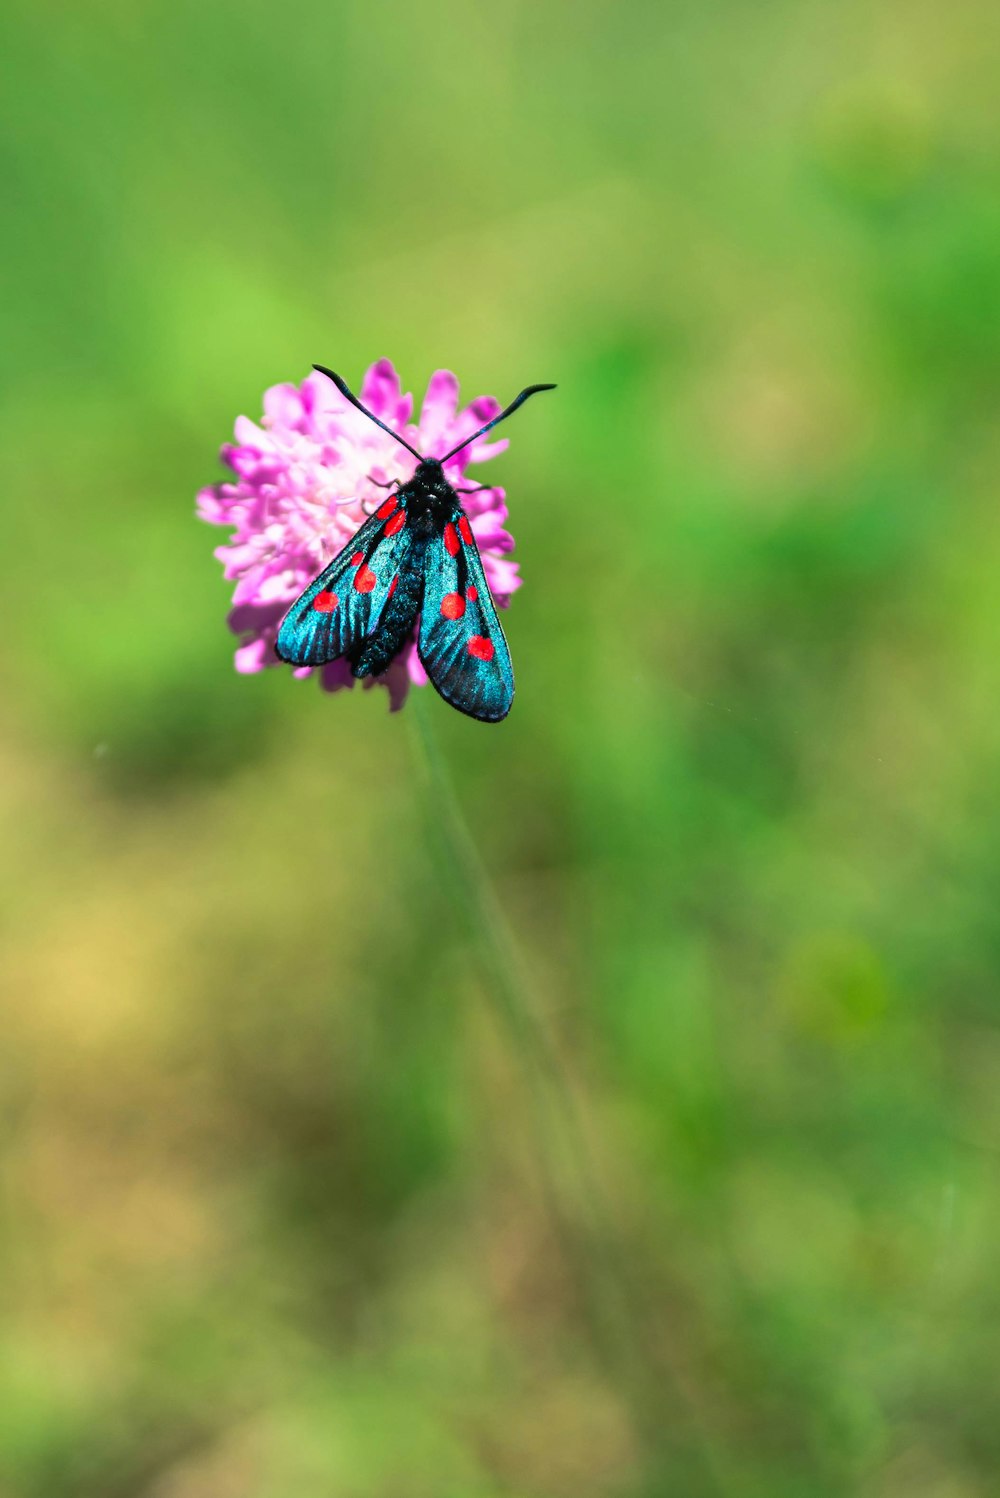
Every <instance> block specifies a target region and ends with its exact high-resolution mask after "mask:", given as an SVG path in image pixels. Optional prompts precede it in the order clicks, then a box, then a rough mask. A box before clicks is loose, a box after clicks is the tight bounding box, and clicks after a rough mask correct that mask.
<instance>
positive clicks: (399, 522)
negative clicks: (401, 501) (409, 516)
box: [385, 510, 406, 536]
mask: <svg viewBox="0 0 1000 1498" xmlns="http://www.w3.org/2000/svg"><path fill="white" fill-rule="evenodd" d="M405 524H406V511H405V510H397V511H396V514H395V515H393V517H392V519H391V520H388V521H387V522H386V527H385V533H386V535H387V536H394V535H395V534H396V532H397V531H401V530H402V529H403V526H404V525H405Z"/></svg>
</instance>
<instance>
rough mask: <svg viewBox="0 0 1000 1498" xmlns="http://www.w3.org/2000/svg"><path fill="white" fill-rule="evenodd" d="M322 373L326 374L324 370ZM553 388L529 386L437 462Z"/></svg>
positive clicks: (453, 453)
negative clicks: (504, 408) (544, 391)
mask: <svg viewBox="0 0 1000 1498" xmlns="http://www.w3.org/2000/svg"><path fill="white" fill-rule="evenodd" d="M324 373H326V371H325V370H324ZM555 388H556V387H555V386H554V385H529V386H528V388H527V390H522V391H521V394H520V395H519V396H517V397H516V399H514V400H512V401H511V403H510V405H509V406H508V407H507V409H506V410H505V411H501V412H500V415H499V416H494V418H493V420H492V421H488V422H487V423H486V425H485V426H484V427H480V429H479V431H478V432H473V434H472V436H471V437H466V439H465V441H464V442H460V443H459V444H458V446H457V447H453V448H452V450H451V452H450V453H445V455H444V457H443V458H438V462H439V463H447V461H448V459H449V458H453V457H454V456H455V454H456V453H460V452H461V451H462V448H463V447H468V446H469V444H470V442H476V441H478V439H479V438H480V437H482V436H483V435H484V434H485V433H486V432H488V431H490V429H491V428H492V427H495V426H496V424H497V422H499V421H503V420H504V419H505V418H506V417H508V416H511V415H513V413H514V412H515V411H516V410H517V408H518V406H520V405H521V404H522V403H523V402H524V401H526V400H527V399H528V396H529V395H537V394H538V392H539V390H554V389H555Z"/></svg>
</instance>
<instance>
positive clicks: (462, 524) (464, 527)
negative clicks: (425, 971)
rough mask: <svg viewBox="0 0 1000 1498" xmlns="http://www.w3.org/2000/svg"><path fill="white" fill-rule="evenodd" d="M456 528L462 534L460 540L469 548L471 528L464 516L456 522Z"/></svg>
mask: <svg viewBox="0 0 1000 1498" xmlns="http://www.w3.org/2000/svg"><path fill="white" fill-rule="evenodd" d="M458 528H459V530H460V531H461V532H462V540H463V541H464V542H465V544H466V546H471V545H472V527H471V526H470V524H469V522H468V520H467V519H466V517H465V516H464V515H463V516H462V518H461V519H460V520H459V522H458Z"/></svg>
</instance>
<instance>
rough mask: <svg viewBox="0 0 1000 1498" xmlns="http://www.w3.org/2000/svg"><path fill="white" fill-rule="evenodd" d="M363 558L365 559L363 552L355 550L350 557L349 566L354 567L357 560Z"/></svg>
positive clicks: (359, 560) (361, 560)
mask: <svg viewBox="0 0 1000 1498" xmlns="http://www.w3.org/2000/svg"><path fill="white" fill-rule="evenodd" d="M364 559H365V554H364V552H363V551H356V552H355V553H354V555H353V556H352V558H351V566H352V567H356V566H357V565H358V563H359V562H363V561H364Z"/></svg>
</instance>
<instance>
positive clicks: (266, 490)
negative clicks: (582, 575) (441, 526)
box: [198, 359, 521, 709]
mask: <svg viewBox="0 0 1000 1498" xmlns="http://www.w3.org/2000/svg"><path fill="white" fill-rule="evenodd" d="M360 397H361V400H362V402H363V404H364V405H366V406H367V407H368V409H369V410H370V411H372V412H374V414H375V415H376V416H377V417H379V419H380V420H381V421H384V422H385V423H386V425H387V426H390V427H392V428H393V429H394V430H395V431H398V432H399V433H400V435H401V436H403V437H405V438H406V440H407V442H409V443H410V444H411V446H413V447H415V448H416V449H417V450H418V451H419V452H422V453H423V454H424V456H425V457H427V458H433V457H440V456H441V455H442V454H443V453H446V452H448V451H449V450H450V449H451V448H453V447H455V446H456V444H457V443H459V442H461V440H462V437H463V436H468V435H471V434H472V433H473V432H475V431H477V430H478V428H479V427H481V426H482V425H483V424H484V423H485V422H487V421H490V420H491V419H492V418H493V417H494V416H496V415H497V413H498V412H499V410H500V403H499V401H496V400H494V399H493V397H492V396H488V395H487V396H480V398H479V399H478V400H474V401H473V402H472V403H471V404H470V405H468V406H466V407H464V408H463V409H462V410H459V409H458V381H457V379H456V378H455V376H454V375H453V374H450V373H449V371H448V370H446V369H439V370H438V372H437V373H436V374H435V375H433V376H432V377H431V381H430V384H429V385H428V387H427V394H426V395H425V396H424V402H423V405H422V407H421V409H420V419H419V421H418V422H416V423H413V422H411V421H410V416H411V413H412V410H413V397H412V396H410V395H403V394H402V392H401V390H400V385H399V376H398V375H397V374H396V371H395V369H394V368H393V366H392V364H391V363H390V362H389V360H388V359H380V360H379V362H378V363H377V364H373V365H372V367H371V369H369V371H368V373H367V374H366V375H365V378H364V383H363V384H362V386H361V391H360ZM235 435H236V442H235V443H227V444H226V445H225V446H224V447H223V449H222V461H223V462H224V463H225V464H226V465H227V466H228V467H229V468H231V469H232V471H233V473H234V475H235V481H234V482H226V483H221V484H212V485H211V486H210V487H209V488H207V489H202V490H201V492H200V493H199V495H198V514H199V515H200V517H201V519H202V520H207V521H208V522H209V524H211V525H229V526H232V527H233V534H232V535H231V536H230V538H229V540H228V541H226V542H225V543H224V544H223V545H222V546H219V547H218V548H217V549H216V552H215V555H216V556H217V557H218V558H219V560H220V562H222V563H223V566H224V568H225V576H226V577H227V578H228V579H229V580H230V581H232V582H235V584H236V586H235V588H234V590H233V606H232V609H231V610H230V613H229V627H230V629H231V630H232V631H233V633H234V634H237V635H239V637H240V641H241V643H240V645H239V647H238V648H237V650H236V656H235V662H236V669H237V671H242V672H254V671H262V670H263V669H264V668H265V666H278V665H281V661H280V660H279V658H278V656H277V655H276V654H275V651H274V641H275V637H276V636H277V633H278V625H279V624H280V623H281V620H282V617H283V616H284V613H285V611H286V609H287V608H288V607H289V605H290V604H291V603H293V602H294V601H295V599H296V598H297V597H298V596H299V594H300V593H301V592H302V590H303V589H304V588H305V587H307V586H308V584H309V583H310V582H312V580H313V578H314V577H316V575H317V574H318V573H319V572H321V571H322V569H323V568H324V567H325V566H326V564H327V563H328V562H329V561H331V560H332V559H333V557H335V556H336V555H337V553H338V552H339V551H341V550H342V549H343V548H344V546H346V545H347V542H348V541H349V540H350V539H351V537H352V536H353V535H354V533H355V531H356V530H357V529H358V527H359V526H360V525H361V524H362V523H363V522H364V520H365V519H366V518H367V516H368V515H369V514H370V512H371V510H372V509H373V508H377V506H378V505H379V504H381V503H382V501H383V500H384V498H385V492H386V491H385V489H384V488H380V487H379V485H380V484H383V485H384V484H388V483H390V482H391V481H392V480H395V479H398V480H399V481H400V482H405V481H406V479H408V478H409V477H410V475H411V473H412V471H413V468H414V466H415V464H414V460H413V459H412V458H411V457H410V455H409V454H408V453H407V452H406V450H405V449H404V448H402V447H400V446H399V444H398V443H397V442H394V441H393V439H392V437H390V436H389V435H388V433H386V432H382V431H380V430H379V428H378V427H377V426H375V424H374V423H373V422H371V421H369V420H368V419H367V418H366V417H365V416H363V415H362V413H361V412H360V411H357V410H356V409H355V408H354V407H353V406H352V405H351V404H350V403H349V402H348V401H346V400H345V399H344V397H343V396H342V395H341V394H340V392H339V390H337V388H336V387H335V386H334V385H333V384H331V382H330V381H329V380H328V379H326V378H325V377H324V376H323V375H321V374H317V373H313V374H310V375H307V376H306V378H305V379H304V380H303V382H302V384H301V385H273V386H272V387H271V389H270V390H267V391H265V392H264V415H263V418H262V420H261V423H260V425H259V426H258V425H257V424H255V423H254V422H252V421H250V420H249V419H248V418H247V417H245V416H240V417H238V418H237V420H236V433H235ZM506 446H507V443H506V440H505V439H503V438H501V439H499V440H498V441H492V442H489V441H487V440H486V439H485V438H480V439H479V440H478V441H477V442H474V443H473V444H472V446H471V447H469V448H464V449H463V450H462V451H461V452H460V453H458V454H457V456H455V457H453V458H451V459H449V461H448V462H447V463H446V464H445V469H444V471H445V477H446V478H447V479H448V481H449V483H451V484H452V485H455V486H456V487H459V488H461V487H462V478H463V475H464V474H465V472H466V469H467V468H468V466H469V464H470V463H481V462H484V461H485V460H486V459H487V458H492V457H495V456H496V454H497V453H501V452H503V451H504V449H505V448H506ZM504 497H505V496H504V491H503V489H501V488H490V489H481V490H479V491H478V492H477V493H474V494H463V495H462V496H461V500H462V504H463V506H464V508H465V511H466V514H467V515H468V517H469V523H470V525H471V526H472V531H473V534H474V535H475V538H476V542H477V545H478V547H479V551H480V555H481V556H482V559H483V567H484V569H485V572H486V580H487V582H488V583H489V585H490V591H491V592H492V594H493V596H494V598H495V600H496V602H497V603H498V604H500V605H501V606H506V605H507V604H508V603H509V602H510V595H511V594H512V593H513V592H514V591H515V589H517V588H519V587H520V585H521V579H520V578H519V577H518V566H517V563H516V562H512V561H511V560H510V558H509V556H508V553H509V552H510V551H512V550H513V548H514V539H513V537H512V536H511V535H510V533H509V532H508V531H507V530H505V529H504V522H505V521H506V519H507V506H506V504H505V503H504ZM294 674H295V675H296V676H309V675H311V674H312V668H311V667H309V666H303V667H298V668H296V669H295V673H294ZM319 676H320V681H321V683H322V685H323V686H324V687H325V688H326V689H327V691H331V692H334V691H336V690H337V688H338V687H350V686H353V685H354V677H353V676H352V675H351V669H350V666H349V664H348V663H347V661H344V660H339V661H332V662H331V663H330V664H329V665H328V666H322V667H320V668H319ZM375 680H376V679H375V678H370V677H369V678H367V679H366V682H365V685H366V686H370V685H373V684H374V682H375ZM377 681H378V683H379V684H381V685H384V686H386V687H388V689H389V702H390V706H391V707H392V708H393V709H395V708H399V707H402V705H403V702H404V701H405V699H406V694H407V691H408V690H409V686H410V684H411V683H414V684H416V685H419V686H423V685H424V684H425V683H426V681H427V677H426V674H425V673H424V669H423V667H422V666H421V664H420V661H419V659H418V658H417V652H416V646H415V644H413V643H412V642H411V643H409V644H407V645H406V646H405V647H404V648H403V650H401V651H400V653H399V655H398V656H397V657H396V659H395V660H394V661H393V663H392V665H391V666H390V667H389V669H388V671H386V672H385V674H384V675H383V676H380V677H378V678H377Z"/></svg>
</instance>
